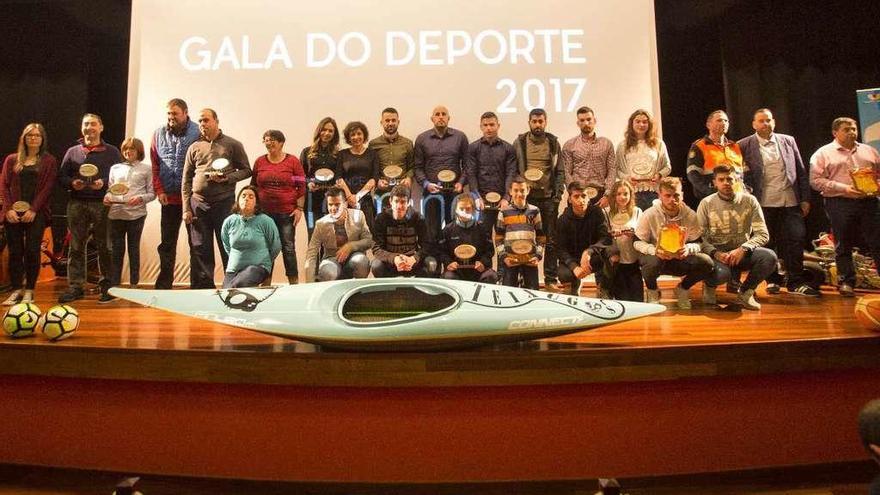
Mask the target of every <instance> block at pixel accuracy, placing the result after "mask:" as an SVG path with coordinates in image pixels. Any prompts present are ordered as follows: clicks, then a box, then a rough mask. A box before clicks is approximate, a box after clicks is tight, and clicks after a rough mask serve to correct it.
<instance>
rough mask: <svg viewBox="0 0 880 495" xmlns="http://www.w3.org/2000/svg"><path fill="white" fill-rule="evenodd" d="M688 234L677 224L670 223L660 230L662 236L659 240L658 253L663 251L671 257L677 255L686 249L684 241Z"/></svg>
mask: <svg viewBox="0 0 880 495" xmlns="http://www.w3.org/2000/svg"><path fill="white" fill-rule="evenodd" d="M686 238H687V232H685V230H684V229H683V228H681V225H679V224H678V223H677V222H669V223H667V224H665V225H664V226H663V227H661V228H660V236H659V238H658V239H657V251H663V252H664V253H666V254H669V255H677V254H678V253H679V251H681V250H682V249H684V241H685V239H686Z"/></svg>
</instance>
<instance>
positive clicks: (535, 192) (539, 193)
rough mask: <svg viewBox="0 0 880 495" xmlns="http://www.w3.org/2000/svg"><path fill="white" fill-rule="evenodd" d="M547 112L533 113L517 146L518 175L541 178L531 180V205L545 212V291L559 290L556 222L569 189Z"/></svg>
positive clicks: (557, 143) (543, 220)
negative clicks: (526, 130)
mask: <svg viewBox="0 0 880 495" xmlns="http://www.w3.org/2000/svg"><path fill="white" fill-rule="evenodd" d="M546 128H547V112H546V111H544V109H543V108H535V109H532V111H531V112H529V132H526V133H524V134H520V135H519V136H518V137H517V138H516V140H515V141H514V142H513V148H514V150H515V151H516V163H517V170H518V172H517V173H518V174H519V175H521V176H523V177H525V178H526V179H528V178H529V176H530V175H531V174H535V175H534V176H535V177H537V176H540V177H539V178H538V179H535V180H529V182H528V184H527V185H528V190H529V194H528V198H526V200H527V202H528V203H529V204H531V205H534V206H535V207H537V208H538V210H540V212H541V220H542V225H543V232H544V234H545V235H546V247H545V250H544V288H545V289H546V290H559V286H558V284H557V280H556V270H557V265H558V260H557V257H556V218H557V217H558V216H559V201H560V200H561V199H562V193H563V189H564V187H565V183H564V180H565V172H564V170H563V168H562V160H561V156H562V154H561V153H560V151H561V150H560V147H559V140H558V139H557V138H556V136H554V135H553V134H550V133H549V132H546Z"/></svg>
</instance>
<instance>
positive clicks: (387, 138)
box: [369, 107, 415, 211]
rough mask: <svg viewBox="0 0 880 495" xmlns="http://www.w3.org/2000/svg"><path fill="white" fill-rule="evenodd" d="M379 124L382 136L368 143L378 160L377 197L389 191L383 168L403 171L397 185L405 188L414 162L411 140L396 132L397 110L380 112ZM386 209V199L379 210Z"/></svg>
mask: <svg viewBox="0 0 880 495" xmlns="http://www.w3.org/2000/svg"><path fill="white" fill-rule="evenodd" d="M379 124H380V125H381V126H382V131H383V132H382V135H381V136H379V137H377V138H375V139H372V140H370V143H369V148H370V149H373V150H375V151H376V156H378V158H379V171H380V173H379V176H378V177H376V180H377V182H376V195H377V196H381V195H383V194H385V193H387V192H388V191H390V190H391V186H390V185H389V184H388V178H387V177H385V176H384V175H383V174H382V173H381V172H382V171H383V170H385V167H388V166H391V165H396V166H398V167H400V168H401V169H402V170H403V172H402V173H401V175H400V177H399V179H398V180H399V181H400V182H399V183H400V184H402V185H404V186H406V187H411V186H412V176H413V163H414V160H415V154H414V152H413V142H412V140H411V139H409V138H406V137H404V136H401V135H400V134H398V132H397V130H398V128H399V127H400V117H399V115H398V113H397V110H396V109H395V108H393V107H388V108H386V109H385V110H382V116H381V118H380V120H379ZM387 207H388V199H385V200H384V201H382V208H381V209H385V208H387ZM380 211H381V210H380Z"/></svg>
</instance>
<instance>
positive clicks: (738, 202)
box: [697, 165, 776, 311]
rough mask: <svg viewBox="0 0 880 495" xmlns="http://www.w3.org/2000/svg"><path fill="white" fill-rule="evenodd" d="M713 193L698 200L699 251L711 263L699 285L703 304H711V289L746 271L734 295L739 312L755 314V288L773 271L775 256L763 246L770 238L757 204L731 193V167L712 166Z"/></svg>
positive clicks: (732, 190)
mask: <svg viewBox="0 0 880 495" xmlns="http://www.w3.org/2000/svg"><path fill="white" fill-rule="evenodd" d="M714 174H715V178H714V179H713V181H714V183H715V189H716V190H717V191H718V192H716V193H715V194H710V195H709V196H706V197H705V198H703V200H702V201H700V206H698V207H697V219H698V220H699V221H700V227H702V229H703V252H704V253H706V254H708V255H709V257H711V258H712V259H713V260H714V261H715V269H714V271H713V272H712V275H711V276H710V277H709V278H707V279H706V280H705V282H704V283H703V302H704V303H706V304H715V303H716V302H717V301H716V296H715V288H716V287H718V286H719V285H720V284H722V283H724V282H727V281H728V280H730V276H731V272H732V271H733V270H734V269H736V270H738V271H742V270H748V271H749V276H748V277H746V280H745V282H743V284H742V288H741V289H740V292H739V295H738V301H737V303H738V304H739V305H740V306H741V307H742V308H743V309H749V310H753V311H757V310H759V309H761V305H760V304H758V302H757V301H756V300H755V289H756V288H757V287H758V284H760V283H761V282H762V281H764V279H766V278H767V277H768V276H770V274H771V273H773V272H774V271H775V270H776V254H775V253H774V252H773V251H771V250H769V249H767V248H765V247H763V246H764V245H765V244H767V240H768V239H769V238H770V236H769V234H768V233H767V225H766V224H765V223H764V213H763V212H762V211H761V205H760V204H759V203H758V200H757V199H756V198H755V197H754V196H752V195H751V194H747V193H743V192H734V189H733V183H734V181H735V180H736V178H735V177H734V172H733V167H731V166H730V165H718V166H717V167H715V171H714Z"/></svg>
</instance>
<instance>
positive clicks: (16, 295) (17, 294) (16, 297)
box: [2, 289, 21, 306]
mask: <svg viewBox="0 0 880 495" xmlns="http://www.w3.org/2000/svg"><path fill="white" fill-rule="evenodd" d="M20 302H21V291H20V290H18V289H16V290H14V291H12V293H11V294H9V297H7V298H6V300H5V301H3V303H2V304H3V306H14V305H16V304H18V303H20Z"/></svg>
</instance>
